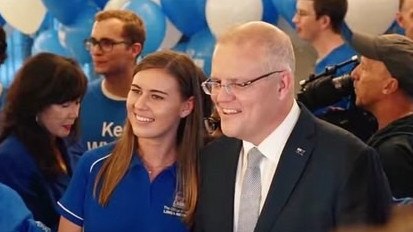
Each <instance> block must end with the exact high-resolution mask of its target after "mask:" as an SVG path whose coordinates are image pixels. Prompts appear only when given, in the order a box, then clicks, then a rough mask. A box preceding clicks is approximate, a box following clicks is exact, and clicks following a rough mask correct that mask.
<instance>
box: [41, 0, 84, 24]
mask: <svg viewBox="0 0 413 232" xmlns="http://www.w3.org/2000/svg"><path fill="white" fill-rule="evenodd" d="M42 2H43V4H44V6H45V7H46V9H47V10H48V12H49V13H50V14H51V15H52V16H53V17H55V18H56V19H57V20H59V22H61V23H62V24H64V25H66V26H69V25H73V24H74V22H75V20H76V19H77V17H78V16H79V15H80V14H81V12H82V11H83V10H84V9H85V8H87V5H88V1H85V0H64V1H62V0H42Z"/></svg>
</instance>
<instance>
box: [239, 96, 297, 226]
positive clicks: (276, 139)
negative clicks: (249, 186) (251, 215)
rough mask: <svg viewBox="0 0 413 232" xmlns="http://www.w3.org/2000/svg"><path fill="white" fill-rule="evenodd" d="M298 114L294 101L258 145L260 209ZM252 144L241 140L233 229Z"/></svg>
mask: <svg viewBox="0 0 413 232" xmlns="http://www.w3.org/2000/svg"><path fill="white" fill-rule="evenodd" d="M299 115H300V108H299V107H298V104H297V102H296V101H294V104H293V106H292V107H291V110H290V112H289V113H288V115H287V117H286V118H285V119H284V120H283V121H282V122H281V124H280V125H279V126H278V127H277V128H275V130H274V131H273V132H271V134H270V135H268V137H267V138H265V139H264V140H263V141H262V142H261V143H260V144H259V145H258V147H257V148H258V150H259V151H260V152H261V153H262V154H263V155H264V159H262V161H261V164H260V170H261V203H260V211H261V210H262V207H263V205H264V203H265V199H266V198H267V194H268V191H269V189H270V185H271V182H272V179H273V176H274V174H275V170H276V169H277V165H278V161H279V160H280V156H281V153H282V151H283V150H284V146H285V144H286V142H287V140H288V138H289V137H290V134H291V132H292V130H293V128H294V126H295V124H296V123H297V120H298V117H299ZM253 147H254V144H252V143H250V142H248V141H245V140H243V141H242V150H241V153H240V158H239V159H238V168H237V176H236V181H235V196H234V231H237V225H238V214H239V204H240V197H241V188H242V182H243V177H244V174H245V170H246V168H247V154H248V152H249V150H250V149H251V148H253Z"/></svg>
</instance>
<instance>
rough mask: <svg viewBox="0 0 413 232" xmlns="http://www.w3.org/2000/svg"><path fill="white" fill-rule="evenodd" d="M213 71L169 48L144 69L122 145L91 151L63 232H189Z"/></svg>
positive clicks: (69, 195)
mask: <svg viewBox="0 0 413 232" xmlns="http://www.w3.org/2000/svg"><path fill="white" fill-rule="evenodd" d="M204 79H205V76H204V74H203V72H202V71H201V69H200V68H198V67H197V66H196V65H195V64H194V63H193V61H192V60H191V59H190V58H188V57H187V56H186V55H183V54H180V53H176V52H172V51H162V52H156V53H153V54H151V55H149V56H147V57H145V58H144V59H143V60H142V61H141V62H140V63H139V64H138V65H137V67H136V69H135V72H134V78H133V82H132V84H131V88H130V91H129V94H128V97H127V101H126V108H127V120H126V124H125V126H124V130H123V133H122V135H121V137H120V138H119V140H118V141H117V142H115V143H112V144H109V145H107V146H104V147H100V148H97V149H95V150H91V151H88V152H86V153H85V155H83V156H82V158H81V159H80V161H79V163H78V165H77V169H76V171H75V173H74V175H73V178H72V182H71V183H70V185H69V187H68V189H67V191H66V193H65V194H64V196H63V198H62V199H61V200H60V201H59V202H58V204H59V206H60V212H61V214H62V217H61V220H60V224H59V231H62V232H64V231H72V232H74V231H82V229H83V230H84V231H99V232H105V231H129V232H130V231H188V230H189V228H190V226H191V223H192V218H193V214H194V210H195V205H196V199H197V195H198V188H197V185H198V170H197V168H198V165H197V162H198V153H199V150H200V148H201V146H202V145H203V135H204V132H203V121H202V118H203V101H204V100H203V95H202V92H201V82H202V81H203V80H204Z"/></svg>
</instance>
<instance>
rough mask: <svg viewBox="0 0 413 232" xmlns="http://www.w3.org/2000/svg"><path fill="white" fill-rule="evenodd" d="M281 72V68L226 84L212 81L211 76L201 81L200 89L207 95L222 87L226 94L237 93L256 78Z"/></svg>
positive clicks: (216, 91)
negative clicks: (250, 78) (242, 80)
mask: <svg viewBox="0 0 413 232" xmlns="http://www.w3.org/2000/svg"><path fill="white" fill-rule="evenodd" d="M281 72H283V70H281V71H273V72H269V73H266V74H264V75H262V76H259V77H257V78H254V79H252V80H249V81H244V82H240V83H237V82H232V83H228V84H224V85H223V84H221V81H214V80H212V79H211V78H209V79H208V80H206V81H204V82H202V84H201V86H202V89H203V90H204V92H205V93H206V94H208V95H216V94H218V93H219V91H220V90H221V88H222V87H223V88H224V89H225V91H227V93H228V94H230V93H237V92H239V91H242V90H243V89H245V88H247V87H248V86H250V85H251V84H252V83H254V82H256V81H258V80H261V79H263V78H265V77H269V76H271V75H272V74H274V73H281Z"/></svg>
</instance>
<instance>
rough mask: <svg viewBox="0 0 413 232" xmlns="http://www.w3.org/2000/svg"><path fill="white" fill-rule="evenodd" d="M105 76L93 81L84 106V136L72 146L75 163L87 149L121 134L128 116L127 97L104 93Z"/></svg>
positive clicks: (81, 111)
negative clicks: (111, 96)
mask: <svg viewBox="0 0 413 232" xmlns="http://www.w3.org/2000/svg"><path fill="white" fill-rule="evenodd" d="M102 80H103V79H102V78H100V79H96V80H94V81H92V82H90V83H89V85H88V88H87V91H86V94H85V96H84V98H83V100H82V103H81V109H80V116H79V119H80V138H79V141H78V143H76V144H74V145H72V146H70V147H69V153H70V156H71V159H72V165H73V166H74V165H76V163H77V161H78V159H79V157H80V156H81V155H82V154H83V153H84V152H85V151H87V150H90V149H92V148H97V147H100V146H102V145H106V144H107V143H110V142H112V141H114V140H115V139H116V138H118V137H119V136H120V135H121V133H122V130H123V124H124V122H125V118H126V100H120V99H118V100H115V99H111V98H109V97H107V96H106V95H104V93H103V91H102Z"/></svg>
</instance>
